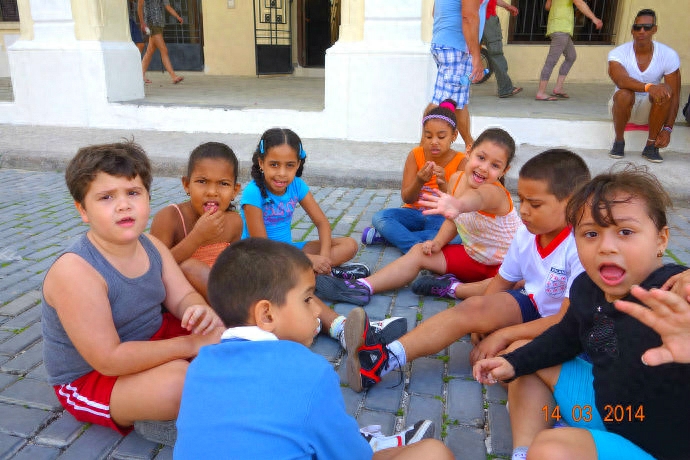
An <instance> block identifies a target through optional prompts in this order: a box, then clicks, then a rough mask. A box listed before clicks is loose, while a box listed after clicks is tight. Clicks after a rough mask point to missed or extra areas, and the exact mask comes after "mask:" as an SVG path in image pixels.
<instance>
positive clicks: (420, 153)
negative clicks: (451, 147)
mask: <svg viewBox="0 0 690 460" xmlns="http://www.w3.org/2000/svg"><path fill="white" fill-rule="evenodd" d="M412 153H413V154H414V160H415V162H416V163H417V171H419V170H420V169H422V168H423V167H424V164H425V163H426V158H424V149H423V148H422V147H415V148H414V149H412ZM464 159H465V154H464V153H462V152H458V153H457V154H456V155H455V157H453V159H452V160H450V161H449V162H448V164H447V165H446V166H444V168H443V169H444V171H445V174H444V176H445V177H446V183H447V182H448V181H449V180H450V176H452V175H453V174H454V173H455V172H456V171H457V170H458V166H460V163H461V162H462V160H464ZM432 190H438V183H437V182H436V175H432V176H431V179H429V180H428V181H427V182H426V183H425V184H424V185H422V188H421V190H419V196H418V197H417V201H415V202H414V203H411V204H408V203H405V204H404V205H403V208H415V209H419V210H420V211H423V210H424V209H427V208H426V207H424V206H422V205H420V204H419V200H420V198H421V195H422V193H425V192H426V193H430V192H431V191H432Z"/></svg>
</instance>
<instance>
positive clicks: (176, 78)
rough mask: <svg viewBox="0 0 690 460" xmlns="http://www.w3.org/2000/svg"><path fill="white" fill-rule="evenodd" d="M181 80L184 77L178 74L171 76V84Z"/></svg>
mask: <svg viewBox="0 0 690 460" xmlns="http://www.w3.org/2000/svg"><path fill="white" fill-rule="evenodd" d="M182 80H184V77H181V76H179V75H175V76H174V77H173V80H172V82H173V85H176V84H178V83H179V82H181V81H182Z"/></svg>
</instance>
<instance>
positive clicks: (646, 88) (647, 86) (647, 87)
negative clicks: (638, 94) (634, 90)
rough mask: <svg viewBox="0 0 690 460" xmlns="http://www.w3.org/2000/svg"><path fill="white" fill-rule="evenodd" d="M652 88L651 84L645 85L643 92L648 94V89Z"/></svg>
mask: <svg viewBox="0 0 690 460" xmlns="http://www.w3.org/2000/svg"><path fill="white" fill-rule="evenodd" d="M650 86H654V85H653V84H652V83H645V85H644V92H645V93H648V92H649V87H650Z"/></svg>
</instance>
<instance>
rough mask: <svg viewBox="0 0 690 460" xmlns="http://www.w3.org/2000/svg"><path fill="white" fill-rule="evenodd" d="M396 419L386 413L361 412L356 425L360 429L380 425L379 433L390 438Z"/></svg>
mask: <svg viewBox="0 0 690 460" xmlns="http://www.w3.org/2000/svg"><path fill="white" fill-rule="evenodd" d="M396 419H397V417H396V416H395V415H393V414H391V413H388V412H377V411H371V410H366V409H365V410H363V411H362V413H361V414H359V417H357V424H358V425H359V426H360V428H363V427H365V426H369V425H381V433H383V434H384V435H386V436H390V435H391V434H393V433H395V424H396Z"/></svg>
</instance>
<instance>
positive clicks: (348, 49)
mask: <svg viewBox="0 0 690 460" xmlns="http://www.w3.org/2000/svg"><path fill="white" fill-rule="evenodd" d="M422 4H423V0H398V1H394V2H392V1H390V0H365V4H364V23H363V25H362V39H361V40H360V41H347V42H346V41H340V40H339V41H338V42H336V43H335V45H333V46H332V47H331V48H330V49H329V50H328V51H327V53H326V97H325V106H326V111H327V112H328V113H329V115H330V116H331V117H333V118H334V119H336V120H338V121H337V123H336V124H337V125H338V126H336V127H334V132H337V133H340V134H341V136H342V137H346V138H348V139H353V140H361V141H392V140H396V141H400V140H403V141H406V142H416V141H418V140H419V139H420V134H421V128H420V122H421V118H422V112H423V110H424V108H425V107H426V105H427V104H428V102H429V100H430V99H429V97H430V94H431V92H430V90H431V87H430V85H431V84H432V81H431V82H430V80H431V79H432V78H433V77H434V75H435V73H434V72H435V67H434V65H433V59H432V58H431V55H430V53H429V45H428V44H427V43H424V42H423V41H422Z"/></svg>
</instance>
